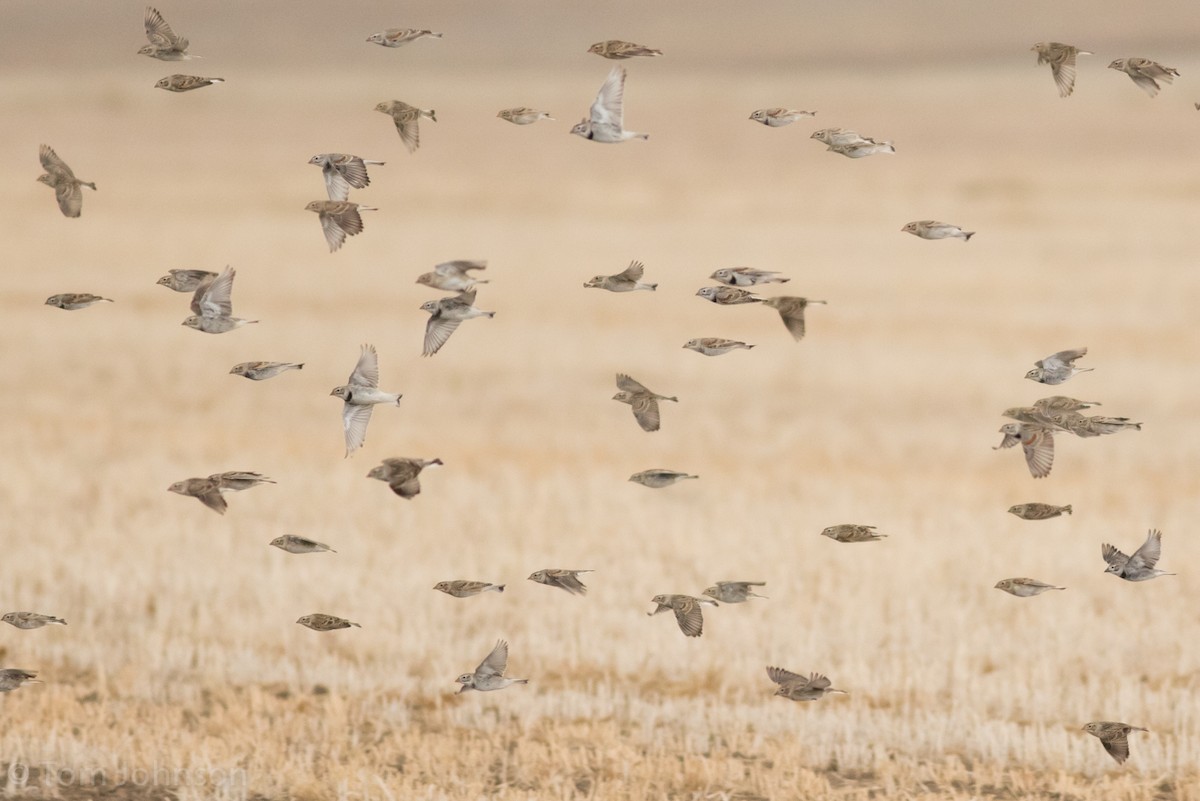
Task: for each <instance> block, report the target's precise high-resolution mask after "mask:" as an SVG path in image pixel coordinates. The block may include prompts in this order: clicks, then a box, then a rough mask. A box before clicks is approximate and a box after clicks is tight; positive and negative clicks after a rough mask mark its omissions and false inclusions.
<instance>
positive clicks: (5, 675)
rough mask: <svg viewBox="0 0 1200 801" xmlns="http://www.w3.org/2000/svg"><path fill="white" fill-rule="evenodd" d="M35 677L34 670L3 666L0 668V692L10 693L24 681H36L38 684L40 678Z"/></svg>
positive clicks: (35, 672)
mask: <svg viewBox="0 0 1200 801" xmlns="http://www.w3.org/2000/svg"><path fill="white" fill-rule="evenodd" d="M36 677H37V671H36V670H22V669H21V668H4V669H3V670H0V693H10V692H12V691H13V690H15V689H17V688H18V687H20V686H21V685H22V684H24V683H25V682H37V683H38V684H40V683H41V681H42V680H41V679H39V678H36Z"/></svg>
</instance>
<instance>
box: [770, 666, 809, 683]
mask: <svg viewBox="0 0 1200 801" xmlns="http://www.w3.org/2000/svg"><path fill="white" fill-rule="evenodd" d="M767 676H768V677H769V678H770V679H771V681H773V682H775V683H776V684H791V683H793V682H797V681H804V680H805V679H804V677H803V676H801V675H800V674H799V673H793V672H792V671H790V670H784V669H783V668H781V667H768V668H767Z"/></svg>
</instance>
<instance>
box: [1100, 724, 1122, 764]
mask: <svg viewBox="0 0 1200 801" xmlns="http://www.w3.org/2000/svg"><path fill="white" fill-rule="evenodd" d="M1100 742H1101V744H1102V745H1103V746H1104V750H1105V751H1107V752H1108V753H1109V756H1111V757H1112V758H1113V759H1115V760H1117V764H1118V765H1120V764H1123V763H1124V762H1125V760H1127V759H1129V735H1127V734H1126V733H1125V732H1123V731H1118V732H1115V733H1113V734H1112V735H1111V736H1108V737H1101V738H1100Z"/></svg>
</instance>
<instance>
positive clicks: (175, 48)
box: [138, 6, 200, 61]
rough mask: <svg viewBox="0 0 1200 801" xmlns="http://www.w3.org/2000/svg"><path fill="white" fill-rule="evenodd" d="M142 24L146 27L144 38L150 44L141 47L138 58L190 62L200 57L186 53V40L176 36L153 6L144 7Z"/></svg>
mask: <svg viewBox="0 0 1200 801" xmlns="http://www.w3.org/2000/svg"><path fill="white" fill-rule="evenodd" d="M143 22H144V23H145V26H146V38H147V39H149V40H150V44H148V45H143V46H142V47H141V48H140V49H139V50H138V55H139V56H150V58H156V59H158V60H159V61H190V60H191V59H193V58H200V56H192V55H189V54H188V52H187V49H188V40H187V39H184V38H183V37H182V36H177V35H176V34H175V31H173V30H171V26H170V25H168V24H167V21H166V20H165V19H163V16H162V14H160V13H158V9H156V8H154V7H153V6H146V14H145V17H144V20H143Z"/></svg>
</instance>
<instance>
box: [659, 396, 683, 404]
mask: <svg viewBox="0 0 1200 801" xmlns="http://www.w3.org/2000/svg"><path fill="white" fill-rule="evenodd" d="M660 397H662V399H663V400H669V401H675V402H676V403H679V398H668V397H666V396H660Z"/></svg>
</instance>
